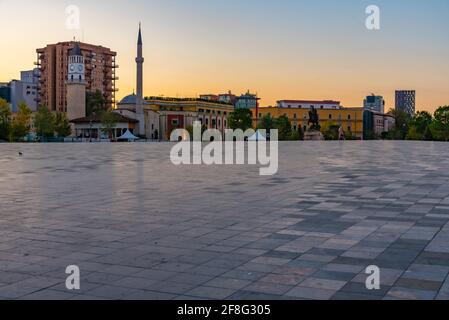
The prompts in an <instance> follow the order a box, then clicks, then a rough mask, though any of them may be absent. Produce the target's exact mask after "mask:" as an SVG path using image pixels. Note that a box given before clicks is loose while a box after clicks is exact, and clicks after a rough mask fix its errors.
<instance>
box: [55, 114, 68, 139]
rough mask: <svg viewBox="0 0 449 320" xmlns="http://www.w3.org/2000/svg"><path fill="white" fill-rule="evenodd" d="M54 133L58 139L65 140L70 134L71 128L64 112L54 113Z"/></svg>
mask: <svg viewBox="0 0 449 320" xmlns="http://www.w3.org/2000/svg"><path fill="white" fill-rule="evenodd" d="M55 132H56V134H57V136H58V137H60V138H65V137H67V136H70V134H71V133H72V128H71V126H70V122H69V119H68V118H67V115H66V114H65V113H64V112H58V113H56V117H55Z"/></svg>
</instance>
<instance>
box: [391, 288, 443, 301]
mask: <svg viewBox="0 0 449 320" xmlns="http://www.w3.org/2000/svg"><path fill="white" fill-rule="evenodd" d="M436 296H437V292H436V291H429V290H419V289H409V288H401V287H393V288H391V290H390V291H389V292H388V293H387V295H386V298H395V299H403V300H433V299H435V297H436Z"/></svg>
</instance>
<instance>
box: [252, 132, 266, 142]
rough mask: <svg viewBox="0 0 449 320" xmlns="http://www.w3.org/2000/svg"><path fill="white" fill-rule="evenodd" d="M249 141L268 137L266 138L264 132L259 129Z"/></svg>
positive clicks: (262, 139)
mask: <svg viewBox="0 0 449 320" xmlns="http://www.w3.org/2000/svg"><path fill="white" fill-rule="evenodd" d="M248 141H267V138H265V137H264V136H263V134H261V133H260V131H259V130H257V132H256V133H255V134H253V135H252V136H251V137H249V138H248Z"/></svg>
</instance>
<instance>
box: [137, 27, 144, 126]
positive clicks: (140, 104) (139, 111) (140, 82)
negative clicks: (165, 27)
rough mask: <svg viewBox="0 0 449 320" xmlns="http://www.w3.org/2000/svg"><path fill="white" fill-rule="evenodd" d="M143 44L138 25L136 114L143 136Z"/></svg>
mask: <svg viewBox="0 0 449 320" xmlns="http://www.w3.org/2000/svg"><path fill="white" fill-rule="evenodd" d="M144 61H145V59H144V58H143V44H142V30H141V24H140V23H139V35H138V38H137V58H136V64H137V84H136V88H137V105H136V114H137V120H139V135H145V116H144V110H143V105H144V100H143V62H144Z"/></svg>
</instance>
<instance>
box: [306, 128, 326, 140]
mask: <svg viewBox="0 0 449 320" xmlns="http://www.w3.org/2000/svg"><path fill="white" fill-rule="evenodd" d="M324 140H325V139H324V136H323V134H322V133H321V132H319V131H316V130H310V131H306V132H305V133H304V141H324Z"/></svg>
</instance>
